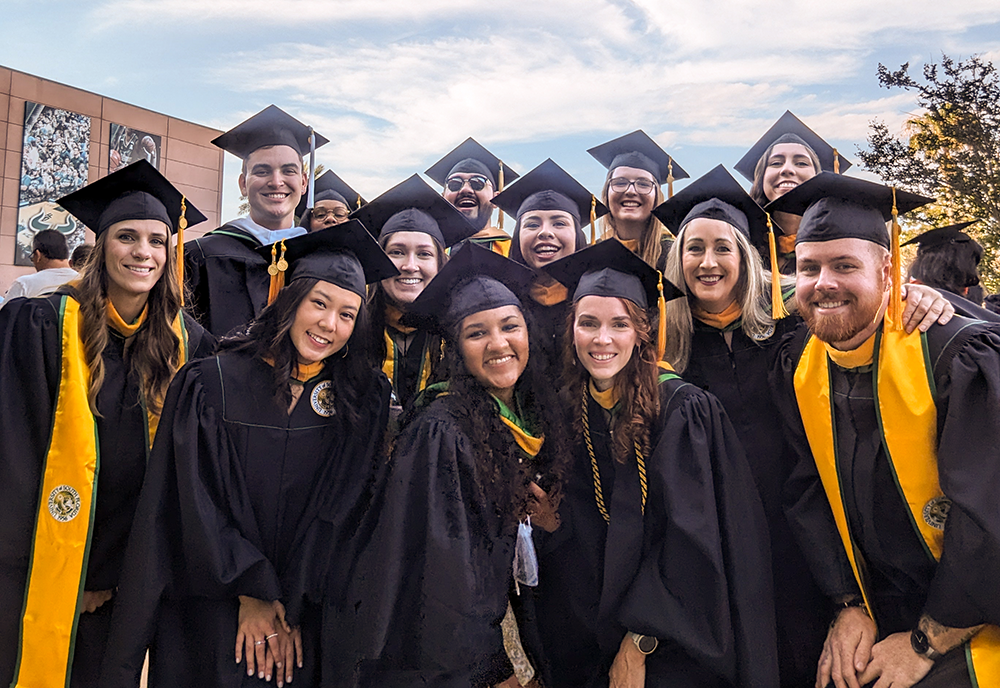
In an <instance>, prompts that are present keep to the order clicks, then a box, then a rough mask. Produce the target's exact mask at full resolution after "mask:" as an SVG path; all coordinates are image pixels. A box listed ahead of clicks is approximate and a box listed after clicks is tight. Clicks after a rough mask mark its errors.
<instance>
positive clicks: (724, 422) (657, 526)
mask: <svg viewBox="0 0 1000 688" xmlns="http://www.w3.org/2000/svg"><path fill="white" fill-rule="evenodd" d="M678 397H680V399H678ZM647 471H648V475H649V477H648V480H649V496H648V500H647V506H646V515H645V518H644V524H643V528H644V537H643V552H642V557H641V561H640V563H639V568H638V571H637V573H636V577H635V579H634V581H633V583H632V585H631V587H630V589H629V591H628V593H627V595H626V596H625V598H624V600H623V604H622V606H621V611H620V615H621V618H620V621H621V623H622V624H623V625H624V626H625V627H626V628H628V629H629V630H631V631H634V632H636V633H643V634H646V635H652V636H655V637H657V638H660V639H661V642H662V640H663V639H669V640H670V641H672V642H675V643H677V644H679V645H681V646H682V647H683V648H684V650H685V651H686V652H687V653H688V654H689V655H690V656H691V657H693V658H694V659H695V660H696V661H698V663H699V664H701V665H702V666H704V667H707V668H709V669H710V670H713V671H714V672H715V673H717V674H718V675H721V676H724V677H725V678H726V679H727V680H728V681H729V682H730V683H732V684H733V685H741V686H773V685H777V662H776V659H775V654H776V649H775V648H776V639H775V628H774V612H773V609H774V606H773V603H772V590H771V566H770V550H769V539H768V531H767V526H766V520H765V517H764V512H763V507H762V506H761V504H760V499H759V497H758V495H757V492H756V489H755V488H754V487H753V485H754V482H753V478H752V476H751V474H750V468H749V466H748V465H747V463H746V458H745V456H744V454H743V449H742V447H741V446H740V444H739V440H738V439H737V437H736V433H735V431H734V430H733V428H732V426H731V424H730V423H729V420H728V418H727V417H726V414H725V411H724V410H723V409H722V405H721V404H720V403H719V402H718V400H716V399H715V397H714V396H712V395H710V394H708V393H706V392H702V391H700V390H697V389H696V388H695V387H693V386H691V385H684V386H683V388H682V389H680V390H678V391H677V392H675V394H674V399H673V400H672V401H671V402H670V403H669V405H668V406H667V409H666V412H665V419H664V425H663V427H662V430H661V432H660V435H659V440H658V441H657V442H656V446H655V448H654V450H653V452H652V454H651V456H650V457H649V459H648V461H647Z"/></svg>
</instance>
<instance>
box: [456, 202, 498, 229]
mask: <svg viewBox="0 0 1000 688" xmlns="http://www.w3.org/2000/svg"><path fill="white" fill-rule="evenodd" d="M468 198H472V199H473V200H475V201H476V202H477V203H478V202H479V197H478V196H476V195H475V194H468V193H463V194H459V195H458V197H456V198H455V201H454V206H455V208H456V209H457V210H458V211H459V212H460V213H462V215H464V216H465V219H466V220H468V221H469V224H471V225H472V226H473V227H475V228H476V231H477V232H478V231H481V230H482V229H484V228H485V227H486V225H487V224H488V223H489V221H490V215H492V214H493V206H492V205H490V204H489V203H487V204H486V206H485V207H484V206H482V205H477V206H476V213H475V215H466V212H468V211H469V210H472V208H460V207H459V206H458V204H459V203H460V202H461V201H463V200H466V199H468Z"/></svg>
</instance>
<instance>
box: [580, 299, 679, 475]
mask: <svg viewBox="0 0 1000 688" xmlns="http://www.w3.org/2000/svg"><path fill="white" fill-rule="evenodd" d="M621 302H622V303H623V304H625V309H626V311H627V312H628V316H629V319H630V320H631V321H632V326H633V327H634V328H635V331H636V335H637V338H638V341H637V343H636V350H635V351H633V352H632V357H631V358H630V359H629V361H628V363H626V364H625V367H624V368H622V369H621V370H620V371H619V372H618V374H617V375H615V381H614V389H615V392H616V394H617V396H618V398H619V399H620V400H621V409H620V410H619V412H618V413H617V414H616V415H615V417H614V419H613V420H612V422H611V434H612V437H613V438H614V441H613V444H612V450H611V451H612V453H613V454H614V458H615V460H616V461H618V462H619V463H625V462H626V461H627V460H628V457H630V456H631V455H632V448H633V444H634V443H636V442H637V443H638V444H639V446H640V447H641V448H642V451H643V452H644V453H646V454H648V453H649V438H650V430H651V429H652V428H653V427H654V424H655V422H656V417H657V415H658V414H659V411H660V408H659V407H660V395H659V391H658V389H657V388H658V384H657V381H658V378H659V369H658V368H657V361H656V342H655V341H654V340H653V333H654V332H655V323H654V322H653V321H652V320H651V319H650V317H649V316H648V315H647V314H646V311H644V310H643V309H641V308H639V307H638V306H636V305H635V304H634V303H632V302H631V301H629V300H627V299H621ZM575 319H576V304H573V308H571V309H570V311H569V314H568V316H567V318H566V336H565V339H564V340H563V341H564V342H565V344H564V346H563V367H564V376H563V377H564V379H565V380H566V381H567V383H566V387H565V389H564V390H563V405H564V406H565V407H566V408H569V409H570V410H571V412H572V418H573V420H572V422H573V430H574V431H575V433H576V435H575V436H576V437H583V432H584V428H583V405H582V401H581V400H582V399H584V394H585V393H586V392H585V390H586V389H587V387H586V386H587V384H588V383H589V382H590V373H588V372H587V369H586V368H585V367H584V366H583V365H582V364H580V362H579V361H578V360H577V355H576V346H575V344H574V342H573V324H574V322H575Z"/></svg>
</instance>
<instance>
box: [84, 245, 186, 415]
mask: <svg viewBox="0 0 1000 688" xmlns="http://www.w3.org/2000/svg"><path fill="white" fill-rule="evenodd" d="M111 232H112V229H108V230H107V231H104V232H101V233H100V234H98V235H97V240H96V241H95V242H94V250H93V252H92V253H91V256H90V258H89V260H88V261H87V267H86V269H85V270H84V271H83V274H82V276H81V278H80V283H79V285H78V286H77V287H76V299H77V300H78V301H79V302H80V316H81V322H80V339H81V340H82V342H83V351H84V356H85V358H86V361H87V367H88V368H90V386H89V388H88V390H87V399H88V401H89V402H90V410H91V412H93V414H94V415H95V416H99V415H100V414H99V413H98V410H97V395H98V393H99V392H100V391H101V386H102V385H103V384H104V357H103V354H104V349H105V347H106V346H107V345H108V336H109V335H108V307H107V302H108V281H109V280H110V277H109V276H108V267H107V258H106V256H105V251H106V249H107V244H108V241H109V237H110V234H111ZM166 253H167V258H166V261H165V263H164V265H163V274H161V275H160V279H158V280H157V281H156V284H154V285H153V288H152V289H150V291H149V297H148V299H147V301H146V305H147V307H148V309H149V310H148V311H147V314H146V322H145V323H144V324H143V326H142V327H140V328H139V331H138V332H137V333H136V334H135V336H133V337H130V338H129V340H128V342H127V343H126V346H125V356H126V359H127V361H128V365H129V368H130V369H131V370H132V371H133V372H135V373H136V374H137V375H138V377H139V389H140V390H141V391H142V396H143V398H144V399H145V401H146V408H147V409H149V410H150V411H152V412H153V413H156V414H159V413H160V411H161V410H162V408H163V397H164V396H165V394H166V392H167V386H168V385H169V384H170V380H171V379H172V378H173V376H174V373H175V372H177V368H178V367H179V364H180V340H179V339H178V338H177V335H176V334H175V333H174V329H173V323H174V319H175V318H176V317H177V314H178V313H179V312H180V310H181V289H180V285H178V283H177V271H176V261H177V259H176V255H175V253H174V250H173V249H172V248H170V247H169V246H167V247H166Z"/></svg>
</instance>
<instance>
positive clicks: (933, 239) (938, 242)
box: [900, 220, 982, 255]
mask: <svg viewBox="0 0 1000 688" xmlns="http://www.w3.org/2000/svg"><path fill="white" fill-rule="evenodd" d="M977 222H979V220H972V221H971V222H960V223H958V224H957V225H948V226H946V227H937V228H935V229H931V230H929V231H926V232H924V233H923V234H918V235H917V236H915V237H913V238H912V239H910V240H909V241H907V242H904V243H902V244H900V246H909V245H910V244H916V245H917V247H918V251H919V250H924V249H931V248H937V247H939V246H946V245H948V244H969V243H971V244H975V245H976V246H979V242H977V241H976V240H975V239H973V238H972V237H970V236H969V235H968V234H966V233H965V232H963V231H962V230H963V229H965V228H966V227H968V226H969V225H974V224H975V223H977ZM979 252H980V255H982V253H981V252H982V246H979Z"/></svg>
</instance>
